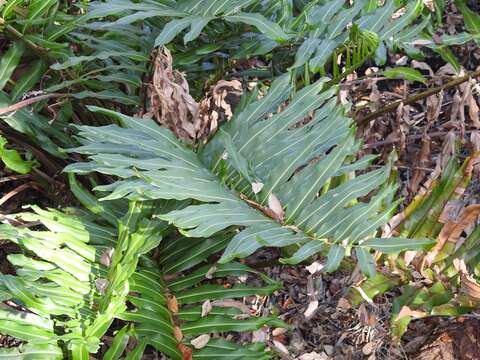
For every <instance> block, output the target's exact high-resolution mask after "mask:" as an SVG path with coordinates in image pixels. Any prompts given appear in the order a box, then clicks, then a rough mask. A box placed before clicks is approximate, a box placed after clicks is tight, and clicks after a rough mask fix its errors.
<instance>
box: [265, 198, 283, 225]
mask: <svg viewBox="0 0 480 360" xmlns="http://www.w3.org/2000/svg"><path fill="white" fill-rule="evenodd" d="M268 207H269V209H270V210H272V211H273V212H274V213H275V215H276V218H277V220H278V221H280V222H283V219H284V217H285V211H283V206H282V203H281V202H280V200H278V198H277V197H276V196H275V194H270V195H269V196H268Z"/></svg>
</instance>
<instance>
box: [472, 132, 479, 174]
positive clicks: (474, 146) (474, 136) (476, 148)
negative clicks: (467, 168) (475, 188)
mask: <svg viewBox="0 0 480 360" xmlns="http://www.w3.org/2000/svg"><path fill="white" fill-rule="evenodd" d="M470 143H471V145H472V150H473V153H474V154H480V131H473V132H472V133H471V134H470ZM474 171H475V173H476V174H480V164H476V165H474Z"/></svg>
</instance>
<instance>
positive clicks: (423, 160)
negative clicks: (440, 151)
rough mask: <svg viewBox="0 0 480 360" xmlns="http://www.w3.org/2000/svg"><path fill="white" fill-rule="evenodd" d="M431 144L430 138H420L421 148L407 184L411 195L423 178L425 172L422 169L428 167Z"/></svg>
mask: <svg viewBox="0 0 480 360" xmlns="http://www.w3.org/2000/svg"><path fill="white" fill-rule="evenodd" d="M431 143H432V140H431V139H430V137H429V136H428V135H427V134H424V135H423V137H422V147H421V149H420V152H419V154H417V157H416V159H415V170H414V172H413V175H412V178H411V179H410V182H409V184H408V189H409V190H410V192H411V193H413V194H415V193H416V192H417V190H418V187H419V186H420V183H421V182H422V181H423V178H424V177H425V174H426V171H425V170H424V169H425V168H426V167H427V166H428V164H429V162H430V157H431Z"/></svg>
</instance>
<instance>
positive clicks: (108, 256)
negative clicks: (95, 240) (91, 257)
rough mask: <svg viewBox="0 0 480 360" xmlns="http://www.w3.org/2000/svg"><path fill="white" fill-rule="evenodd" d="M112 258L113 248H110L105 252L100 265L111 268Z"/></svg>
mask: <svg viewBox="0 0 480 360" xmlns="http://www.w3.org/2000/svg"><path fill="white" fill-rule="evenodd" d="M112 256H113V248H112V247H109V248H107V249H106V250H105V252H104V253H103V254H102V256H101V257H100V264H102V265H105V266H106V267H110V264H111V263H112Z"/></svg>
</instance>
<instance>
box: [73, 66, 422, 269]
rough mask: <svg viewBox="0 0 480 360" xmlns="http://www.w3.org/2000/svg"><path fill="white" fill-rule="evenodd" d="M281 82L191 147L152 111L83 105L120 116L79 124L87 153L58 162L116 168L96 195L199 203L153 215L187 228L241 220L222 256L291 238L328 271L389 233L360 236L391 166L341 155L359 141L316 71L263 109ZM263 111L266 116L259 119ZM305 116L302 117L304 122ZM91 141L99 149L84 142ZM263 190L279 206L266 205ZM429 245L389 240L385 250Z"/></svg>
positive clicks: (76, 168)
mask: <svg viewBox="0 0 480 360" xmlns="http://www.w3.org/2000/svg"><path fill="white" fill-rule="evenodd" d="M290 83H291V82H290V78H289V76H288V75H285V76H282V77H280V78H279V79H277V80H276V81H275V82H274V83H273V84H272V86H271V88H270V90H269V92H268V93H267V94H266V95H265V96H264V97H263V98H262V99H260V100H257V101H253V102H250V103H248V104H247V105H245V106H244V108H243V109H242V110H243V111H239V112H237V114H236V116H234V119H233V120H232V121H231V122H230V123H228V124H226V125H225V126H224V127H223V128H222V131H223V132H224V133H226V134H228V136H222V135H218V136H215V137H214V138H213V139H212V141H211V142H209V143H208V144H207V146H206V147H205V148H204V149H203V150H202V151H201V152H200V153H198V154H197V153H195V152H193V151H192V150H191V149H189V148H188V147H186V146H185V145H183V144H182V143H180V142H179V141H178V140H177V139H176V138H175V136H174V135H173V134H172V133H171V132H170V131H169V130H167V129H164V128H161V127H159V126H158V125H156V124H155V123H154V122H153V121H150V120H145V119H137V118H132V117H128V116H125V115H122V114H119V113H116V112H114V111H110V110H106V109H99V108H92V110H93V111H96V112H100V113H102V114H105V115H109V116H111V117H113V118H115V119H116V120H117V121H119V122H120V123H121V124H122V125H123V126H124V127H123V128H122V127H119V126H117V125H111V126H106V127H100V128H98V127H96V128H90V127H80V128H79V130H80V132H79V137H80V138H81V139H82V140H81V141H82V143H83V144H84V146H82V147H79V148H76V149H75V150H74V151H76V152H79V153H84V154H87V155H89V158H90V160H91V161H90V162H88V163H79V164H72V165H69V166H68V167H67V168H66V169H65V171H67V172H76V173H89V172H92V171H98V172H100V173H104V174H108V175H114V176H117V177H119V178H120V180H118V181H117V182H115V183H113V184H108V185H104V186H99V187H97V190H99V191H102V192H108V193H109V195H107V196H106V197H105V198H104V200H109V199H118V198H124V197H126V198H129V199H132V200H139V201H141V200H146V199H172V200H186V199H192V200H196V201H198V202H200V203H196V204H192V205H189V206H186V207H184V208H182V209H179V210H173V211H170V212H167V213H163V214H160V215H158V217H159V218H160V219H162V220H165V221H168V222H169V223H172V224H174V225H175V226H176V227H177V228H179V229H181V231H182V233H183V234H184V235H186V236H189V237H192V238H208V237H211V236H213V235H215V234H217V233H219V232H221V231H224V230H227V229H230V228H231V227H240V228H239V231H238V232H237V233H236V234H235V235H234V236H233V238H232V239H231V240H229V241H228V245H227V247H226V249H225V250H224V252H223V255H222V258H221V260H220V262H221V263H227V262H229V261H231V260H233V259H235V258H241V257H246V256H248V255H250V254H252V253H253V252H254V251H256V250H257V249H259V248H261V247H262V246H269V247H285V246H291V245H294V246H296V247H297V249H298V251H297V253H296V254H295V255H294V257H293V259H295V262H300V261H303V260H305V259H306V258H307V257H308V256H310V255H312V249H316V250H318V249H319V248H321V247H322V246H320V245H324V247H325V249H330V253H331V256H329V264H328V270H329V271H333V270H335V269H336V268H338V266H339V265H340V262H341V260H342V259H343V258H344V256H345V255H347V254H349V253H350V251H351V250H353V249H356V248H362V249H366V250H367V251H366V252H364V255H365V256H367V257H368V255H367V254H369V250H371V249H375V250H378V249H380V248H382V249H384V250H385V249H387V248H388V246H389V245H388V244H389V242H390V241H392V240H389V239H383V240H382V239H373V240H372V239H370V240H368V239H369V238H372V237H373V238H375V235H376V233H377V230H378V228H379V227H380V226H381V225H383V224H385V223H386V222H387V221H388V218H389V217H390V215H391V212H392V209H394V208H395V207H396V205H397V203H398V202H394V203H391V204H389V203H385V200H386V199H390V198H391V196H392V194H393V193H394V192H395V190H396V187H395V186H394V185H392V184H389V183H388V180H389V174H390V165H388V166H385V167H383V168H380V169H378V170H375V171H372V172H365V173H364V174H362V175H359V176H355V171H356V170H364V169H365V168H366V167H367V166H368V164H369V161H371V160H372V158H371V157H370V158H367V159H363V160H360V161H358V162H351V159H352V156H354V155H355V154H356V152H357V151H358V148H359V143H358V142H357V141H355V138H354V131H353V129H352V128H351V119H349V118H347V117H346V116H345V115H344V111H345V109H344V108H343V107H342V106H340V105H338V104H337V103H336V98H335V97H334V95H335V91H336V89H335V88H332V89H330V90H328V91H324V92H321V90H322V87H323V83H324V80H320V81H318V82H317V83H315V84H312V85H310V86H307V87H305V88H304V89H302V90H300V91H298V92H297V93H296V94H295V95H294V96H293V97H292V98H291V100H290V101H289V104H288V106H287V107H286V108H285V109H284V110H283V111H281V112H276V113H274V114H273V115H272V114H271V111H272V109H275V108H276V107H278V106H279V105H281V104H282V103H283V101H284V100H285V99H286V98H287V97H288V96H289V95H290ZM312 113H313V116H312ZM267 115H270V116H269V117H270V118H269V119H268V120H264V118H265V117H266V116H267ZM309 116H311V120H310V121H308V122H306V124H302V122H303V121H304V120H305V118H306V117H309ZM120 144H121V145H122V146H125V145H128V148H129V149H130V152H128V151H125V152H122V153H118V151H117V148H118V147H117V146H118V145H120ZM100 148H101V149H102V151H101V152H98V153H97V151H95V150H93V151H92V149H100ZM140 149H142V150H143V151H144V152H143V153H141V152H139V150H140ZM145 151H146V152H145ZM131 154H138V155H135V156H132V155H131ZM318 159H319V160H318ZM246 164H248V167H247V168H248V177H247V175H246V171H247V170H246V169H247V168H246V167H245V166H247V165H246ZM347 174H348V176H343V175H347ZM246 177H247V178H246ZM249 179H250V180H249ZM252 179H253V180H254V181H255V182H256V183H257V184H261V190H260V191H258V189H257V191H254V188H253V186H252V183H251V180H252ZM378 189H380V190H379V191H377V190H378ZM373 191H377V193H376V195H375V196H374V197H373V198H372V199H371V201H370V202H369V203H362V202H359V201H358V198H360V197H362V196H365V195H368V194H369V193H371V192H373ZM272 198H273V200H276V201H279V203H280V205H279V206H280V208H278V207H279V206H277V208H276V209H273V210H272V205H269V202H270V203H271V202H272V201H273V200H272ZM245 200H247V201H245ZM252 204H256V205H255V206H252ZM269 206H270V208H269ZM269 210H270V212H269ZM272 211H273V212H275V211H276V214H274V215H272ZM266 214H267V215H266ZM339 219H340V220H339ZM430 244H431V241H429V240H418V241H416V242H412V241H410V240H407V239H395V240H394V245H392V249H394V250H395V251H401V250H402V249H407V248H423V247H428V246H429V245H430ZM383 245H385V246H384V247H382V246H383ZM222 246H223V245H222ZM370 256H371V255H370ZM362 258H364V257H362ZM286 261H293V260H286ZM362 268H363V269H366V266H363V267H362Z"/></svg>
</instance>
